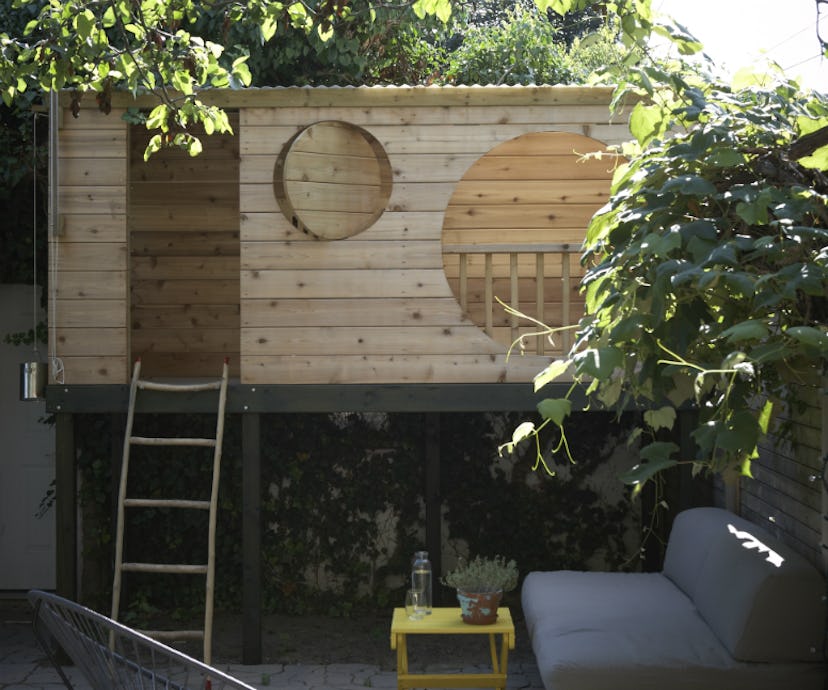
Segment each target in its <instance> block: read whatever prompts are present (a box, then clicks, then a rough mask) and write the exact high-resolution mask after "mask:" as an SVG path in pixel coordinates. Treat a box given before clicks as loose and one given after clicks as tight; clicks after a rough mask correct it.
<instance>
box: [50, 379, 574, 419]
mask: <svg viewBox="0 0 828 690" xmlns="http://www.w3.org/2000/svg"><path fill="white" fill-rule="evenodd" d="M570 386H571V383H569V382H562V383H552V384H549V385H547V386H545V387H544V388H543V390H542V391H540V392H539V393H535V392H534V391H533V389H532V384H531V383H491V384H487V383H476V384H461V383H457V384H407V385H406V384H384V385H368V384H365V385H363V384H319V385H299V384H297V385H284V386H278V385H241V384H238V383H235V384H231V385H230V387H229V389H228V400H227V411H228V413H252V412H260V413H275V412H498V411H528V410H534V409H535V406H536V405H537V403H538V402H539V401H540V400H542V399H543V398H547V397H561V396H563V395H565V394H566V392H567V390H568V389H569V387H570ZM572 401H573V407H574V409H584V407H586V399H585V398H584V396H583V395H582V392H579V393H578V394H576V395H575V396H573V398H572ZM128 402H129V387H128V386H126V385H121V384H106V385H51V386H47V387H46V408H47V410H48V411H49V412H58V413H59V412H74V413H84V414H93V413H101V412H103V413H108V412H119V411H121V412H124V411H126V409H127V405H128ZM138 403H139V404H138V405H137V406H136V410H138V411H140V412H157V413H161V414H163V413H177V412H192V413H198V412H204V413H210V412H212V413H215V396H211V395H210V394H209V393H203V394H202V393H188V394H182V395H179V396H175V397H174V398H173V399H172V400H170V396H169V395H167V396H163V395H159V394H155V393H153V392H152V391H146V393H145V394H144V395H143V396H141V400H139V401H138Z"/></svg>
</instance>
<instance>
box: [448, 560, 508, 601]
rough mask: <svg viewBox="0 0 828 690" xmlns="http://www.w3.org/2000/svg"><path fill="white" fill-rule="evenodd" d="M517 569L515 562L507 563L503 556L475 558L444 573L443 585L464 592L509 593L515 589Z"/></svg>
mask: <svg viewBox="0 0 828 690" xmlns="http://www.w3.org/2000/svg"><path fill="white" fill-rule="evenodd" d="M517 583H518V569H517V563H515V560H514V559H512V560H509V561H507V560H506V559H505V558H504V557H503V556H500V555H496V556H493V557H491V558H486V557H483V556H475V557H474V558H472V559H471V560H470V561H465V562H462V563H459V564H458V565H457V567H456V568H455V569H454V570H452V571H450V572H448V573H446V576H445V577H444V578H443V584H445V585H448V586H449V587H454V588H455V589H460V590H462V591H464V592H475V593H477V592H498V591H503V592H509V591H511V590H513V589H514V588H515V587H517Z"/></svg>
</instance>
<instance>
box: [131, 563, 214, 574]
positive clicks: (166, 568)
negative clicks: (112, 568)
mask: <svg viewBox="0 0 828 690" xmlns="http://www.w3.org/2000/svg"><path fill="white" fill-rule="evenodd" d="M121 570H124V571H126V572H130V573H169V574H172V575H206V574H207V566H206V565H185V564H178V563H123V564H122V565H121Z"/></svg>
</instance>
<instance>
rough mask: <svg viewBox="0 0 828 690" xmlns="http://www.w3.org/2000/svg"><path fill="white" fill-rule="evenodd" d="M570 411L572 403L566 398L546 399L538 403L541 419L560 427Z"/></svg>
mask: <svg viewBox="0 0 828 690" xmlns="http://www.w3.org/2000/svg"><path fill="white" fill-rule="evenodd" d="M571 411H572V401H570V400H567V399H566V398H546V399H545V400H541V401H540V402H539V403H538V412H539V413H540V415H541V417H543V418H544V419H548V420H550V421H551V422H553V423H555V424H557V425H558V426H561V425H562V424H563V421H564V419H566V418H567V417H568V416H569V413H570V412H571Z"/></svg>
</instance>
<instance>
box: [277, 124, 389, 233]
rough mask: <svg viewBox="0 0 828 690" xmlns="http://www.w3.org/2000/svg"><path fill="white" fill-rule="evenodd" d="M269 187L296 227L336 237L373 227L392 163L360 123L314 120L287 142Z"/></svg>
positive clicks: (384, 198)
mask: <svg viewBox="0 0 828 690" xmlns="http://www.w3.org/2000/svg"><path fill="white" fill-rule="evenodd" d="M273 187H274V191H275V193H276V200H277V201H278V202H279V208H280V209H281V210H282V213H283V214H284V215H285V217H286V218H287V219H288V220H289V221H290V222H291V223H292V224H293V225H294V226H295V227H297V228H299V229H301V230H303V231H304V232H308V233H311V234H312V235H314V236H316V237H318V238H320V239H323V240H339V239H344V238H346V237H352V236H353V235H356V234H357V233H360V232H362V231H363V230H365V229H367V228H369V227H371V225H373V224H374V223H375V222H376V220H377V219H378V218H379V217H380V216H381V215H382V212H383V211H384V210H385V206H386V204H387V203H388V199H389V197H390V196H391V165H390V163H389V162H388V156H387V155H386V153H385V150H384V149H383V148H382V146H381V145H380V143H379V142H378V141H377V140H376V138H375V137H374V136H372V135H371V134H370V133H369V132H367V131H365V130H364V129H362V128H360V127H357V126H355V125H352V124H349V123H347V122H337V121H325V122H317V123H316V124H313V125H311V126H309V127H306V128H305V129H303V130H302V131H301V132H299V133H298V134H297V135H296V136H294V137H293V138H292V139H291V140H290V141H288V142H287V144H285V146H284V148H283V149H282V153H281V154H280V155H279V158H278V160H277V161H276V168H275V170H274V173H273Z"/></svg>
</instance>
